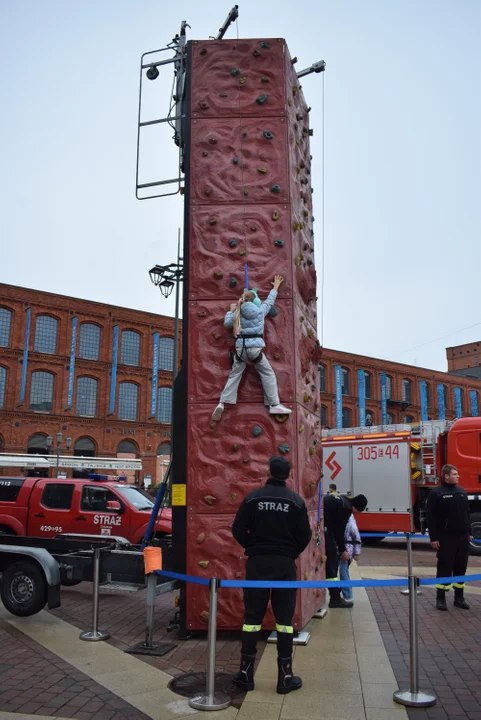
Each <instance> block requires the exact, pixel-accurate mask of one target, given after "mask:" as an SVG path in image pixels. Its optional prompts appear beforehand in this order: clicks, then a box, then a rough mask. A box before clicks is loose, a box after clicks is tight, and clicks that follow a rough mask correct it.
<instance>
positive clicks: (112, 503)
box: [107, 500, 122, 512]
mask: <svg viewBox="0 0 481 720" xmlns="http://www.w3.org/2000/svg"><path fill="white" fill-rule="evenodd" d="M107 510H111V511H112V512H122V505H121V504H120V503H119V502H117V500H107Z"/></svg>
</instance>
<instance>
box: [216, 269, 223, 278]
mask: <svg viewBox="0 0 481 720" xmlns="http://www.w3.org/2000/svg"><path fill="white" fill-rule="evenodd" d="M214 277H215V279H216V280H222V278H223V277H224V273H223V272H221V271H220V270H216V271H215V273H214Z"/></svg>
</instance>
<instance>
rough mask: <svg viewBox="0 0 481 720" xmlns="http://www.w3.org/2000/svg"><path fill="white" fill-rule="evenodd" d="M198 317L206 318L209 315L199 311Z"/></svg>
mask: <svg viewBox="0 0 481 720" xmlns="http://www.w3.org/2000/svg"><path fill="white" fill-rule="evenodd" d="M197 315H198V316H199V317H205V316H206V315H207V313H206V311H205V310H199V312H198V313H197Z"/></svg>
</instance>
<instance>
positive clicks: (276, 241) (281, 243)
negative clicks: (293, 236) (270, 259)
mask: <svg viewBox="0 0 481 720" xmlns="http://www.w3.org/2000/svg"><path fill="white" fill-rule="evenodd" d="M274 245H276V246H277V247H284V240H274Z"/></svg>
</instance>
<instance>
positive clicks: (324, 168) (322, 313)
mask: <svg viewBox="0 0 481 720" xmlns="http://www.w3.org/2000/svg"><path fill="white" fill-rule="evenodd" d="M325 75H326V73H325V72H323V73H322V134H321V147H322V191H321V195H322V212H321V332H320V335H321V343H320V344H321V348H322V347H323V346H324V257H325V232H326V225H325V222H326V214H325V205H326V191H325V186H326V162H325V117H326V114H325V92H324V83H325V80H324V77H325Z"/></svg>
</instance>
